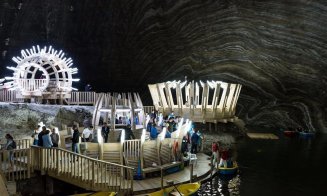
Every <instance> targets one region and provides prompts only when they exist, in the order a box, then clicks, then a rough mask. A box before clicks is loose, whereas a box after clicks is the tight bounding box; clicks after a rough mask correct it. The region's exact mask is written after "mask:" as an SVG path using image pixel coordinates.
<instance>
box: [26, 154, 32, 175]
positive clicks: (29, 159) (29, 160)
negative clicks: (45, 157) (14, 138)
mask: <svg viewBox="0 0 327 196" xmlns="http://www.w3.org/2000/svg"><path fill="white" fill-rule="evenodd" d="M31 152H32V148H29V149H27V178H30V177H31V163H32V161H31V160H33V159H32V157H31V156H32V153H31Z"/></svg>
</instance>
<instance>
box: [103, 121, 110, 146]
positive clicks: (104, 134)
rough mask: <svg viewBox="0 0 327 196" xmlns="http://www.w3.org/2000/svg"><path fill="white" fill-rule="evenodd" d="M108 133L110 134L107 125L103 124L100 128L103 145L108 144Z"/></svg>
mask: <svg viewBox="0 0 327 196" xmlns="http://www.w3.org/2000/svg"><path fill="white" fill-rule="evenodd" d="M109 132H110V129H109V127H108V125H107V123H106V122H104V123H103V126H102V129H101V133H102V137H103V139H104V143H107V142H108V136H109Z"/></svg>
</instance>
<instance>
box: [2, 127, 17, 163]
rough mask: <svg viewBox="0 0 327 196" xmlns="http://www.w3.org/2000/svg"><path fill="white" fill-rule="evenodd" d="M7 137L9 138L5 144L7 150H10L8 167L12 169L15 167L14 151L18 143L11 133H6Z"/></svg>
mask: <svg viewBox="0 0 327 196" xmlns="http://www.w3.org/2000/svg"><path fill="white" fill-rule="evenodd" d="M5 138H6V139H7V143H6V145H5V150H8V151H9V152H8V159H9V163H10V166H9V167H8V168H7V169H8V170H12V169H13V168H14V152H13V150H14V149H16V143H15V141H14V138H13V136H11V135H10V134H9V133H7V134H6V136H5Z"/></svg>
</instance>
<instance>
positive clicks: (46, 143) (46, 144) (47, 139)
mask: <svg viewBox="0 0 327 196" xmlns="http://www.w3.org/2000/svg"><path fill="white" fill-rule="evenodd" d="M42 140H43V147H45V148H51V147H52V146H53V143H52V141H51V137H50V131H49V130H48V129H47V130H45V132H44V135H42Z"/></svg>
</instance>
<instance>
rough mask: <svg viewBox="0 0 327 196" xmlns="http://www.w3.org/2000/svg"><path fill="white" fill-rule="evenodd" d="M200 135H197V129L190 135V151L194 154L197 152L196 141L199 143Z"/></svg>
mask: <svg viewBox="0 0 327 196" xmlns="http://www.w3.org/2000/svg"><path fill="white" fill-rule="evenodd" d="M199 139H200V136H199V135H198V130H195V131H194V133H193V134H192V136H191V142H192V146H191V153H193V154H196V153H197V152H198V143H199Z"/></svg>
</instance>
